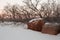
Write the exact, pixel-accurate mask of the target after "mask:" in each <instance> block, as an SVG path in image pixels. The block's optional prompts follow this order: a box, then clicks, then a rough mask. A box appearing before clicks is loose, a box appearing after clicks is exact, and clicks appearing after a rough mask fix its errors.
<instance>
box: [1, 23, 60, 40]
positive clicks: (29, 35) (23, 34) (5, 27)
mask: <svg viewBox="0 0 60 40" xmlns="http://www.w3.org/2000/svg"><path fill="white" fill-rule="evenodd" d="M0 40H60V34H58V35H49V34H43V33H41V32H36V31H32V30H29V29H27V25H26V24H23V23H17V24H14V23H13V22H4V23H0Z"/></svg>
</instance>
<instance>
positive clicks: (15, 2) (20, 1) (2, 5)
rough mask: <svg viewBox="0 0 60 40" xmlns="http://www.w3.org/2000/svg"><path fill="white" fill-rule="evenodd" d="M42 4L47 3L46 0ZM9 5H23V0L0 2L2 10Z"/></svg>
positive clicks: (1, 0)
mask: <svg viewBox="0 0 60 40" xmlns="http://www.w3.org/2000/svg"><path fill="white" fill-rule="evenodd" d="M42 2H46V0H42ZM58 2H59V0H58ZM7 3H10V4H20V5H23V3H22V0H0V9H2V8H3V7H4V6H5V5H6V4H7Z"/></svg>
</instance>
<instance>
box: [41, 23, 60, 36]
mask: <svg viewBox="0 0 60 40" xmlns="http://www.w3.org/2000/svg"><path fill="white" fill-rule="evenodd" d="M59 31H60V25H59V24H57V23H49V24H45V25H44V26H43V28H42V33H47V34H53V35H56V34H58V33H59Z"/></svg>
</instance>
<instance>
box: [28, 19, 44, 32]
mask: <svg viewBox="0 0 60 40" xmlns="http://www.w3.org/2000/svg"><path fill="white" fill-rule="evenodd" d="M27 25H28V29H32V30H35V31H41V30H42V26H43V25H44V21H43V20H41V19H39V20H33V21H30V22H29V23H28V24H27Z"/></svg>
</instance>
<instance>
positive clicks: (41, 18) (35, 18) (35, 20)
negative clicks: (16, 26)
mask: <svg viewBox="0 0 60 40" xmlns="http://www.w3.org/2000/svg"><path fill="white" fill-rule="evenodd" d="M36 20H43V19H42V18H35V19H32V20H30V21H29V22H33V21H36Z"/></svg>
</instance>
